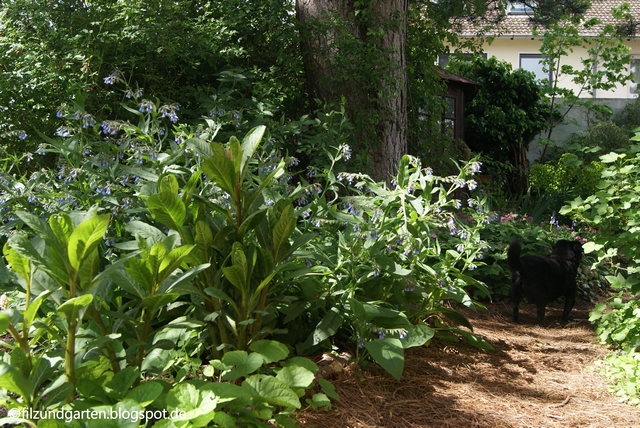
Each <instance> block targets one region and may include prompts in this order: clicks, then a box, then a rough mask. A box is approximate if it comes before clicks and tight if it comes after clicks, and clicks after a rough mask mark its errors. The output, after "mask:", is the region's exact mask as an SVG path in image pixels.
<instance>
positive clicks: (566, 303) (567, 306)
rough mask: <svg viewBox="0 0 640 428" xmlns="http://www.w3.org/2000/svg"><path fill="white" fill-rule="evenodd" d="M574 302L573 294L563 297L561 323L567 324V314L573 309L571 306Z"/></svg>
mask: <svg viewBox="0 0 640 428" xmlns="http://www.w3.org/2000/svg"><path fill="white" fill-rule="evenodd" d="M575 302H576V296H575V294H571V293H569V295H567V296H565V297H564V311H562V321H564V322H569V313H570V312H571V309H573V305H574V304H575Z"/></svg>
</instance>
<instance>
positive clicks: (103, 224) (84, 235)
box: [67, 214, 110, 271]
mask: <svg viewBox="0 0 640 428" xmlns="http://www.w3.org/2000/svg"><path fill="white" fill-rule="evenodd" d="M109 219H110V216H109V215H108V214H103V215H97V216H94V217H92V218H90V219H88V220H85V221H83V222H82V223H80V224H79V225H78V227H76V228H75V230H74V231H73V233H71V236H69V244H68V246H67V250H68V254H69V263H70V264H71V266H72V267H73V268H74V269H75V270H76V271H78V270H80V264H81V263H82V262H83V261H84V260H85V258H87V257H88V256H89V254H91V252H92V251H93V250H95V249H96V247H97V246H98V244H99V243H100V241H102V240H103V239H104V233H105V232H106V231H107V228H108V227H109Z"/></svg>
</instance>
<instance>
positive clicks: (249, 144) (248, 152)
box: [240, 125, 267, 171]
mask: <svg viewBox="0 0 640 428" xmlns="http://www.w3.org/2000/svg"><path fill="white" fill-rule="evenodd" d="M266 129H267V127H266V126H264V125H259V126H256V127H255V128H253V129H251V130H250V131H249V132H247V134H246V135H245V136H244V138H243V139H242V161H241V163H240V171H243V170H244V169H245V166H246V164H247V162H248V160H249V159H250V158H251V157H252V156H253V154H254V153H255V151H256V148H257V147H258V144H260V141H261V140H262V136H263V135H264V132H265V130H266Z"/></svg>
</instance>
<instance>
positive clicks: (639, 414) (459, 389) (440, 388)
mask: <svg viewBox="0 0 640 428" xmlns="http://www.w3.org/2000/svg"><path fill="white" fill-rule="evenodd" d="M487 307H488V309H489V313H485V312H473V311H465V314H466V315H467V316H468V317H469V319H470V320H471V323H472V325H473V326H474V331H475V332H476V333H478V334H479V335H481V336H482V337H484V338H485V339H486V340H487V341H488V342H489V343H491V345H492V346H493V347H494V348H495V352H486V351H481V350H478V349H476V348H473V347H471V346H470V345H468V344H466V343H464V342H460V343H457V344H452V343H449V342H444V341H433V342H432V343H431V344H430V346H428V347H420V348H411V349H408V350H406V353H405V369H404V373H403V375H402V379H401V380H400V381H397V380H395V379H394V378H393V377H392V376H390V375H389V374H388V373H386V372H385V371H384V370H383V369H381V368H380V367H379V366H377V365H375V364H369V365H367V366H366V367H361V368H358V369H356V370H349V369H347V370H343V371H342V372H340V373H339V374H337V375H336V376H335V377H334V378H333V379H332V382H333V383H334V385H335V387H336V391H337V392H338V394H339V395H340V397H341V399H340V400H339V401H335V402H334V403H333V405H332V408H331V409H330V410H328V411H323V410H316V411H304V412H301V413H300V414H299V416H298V422H299V424H300V425H301V426H303V427H317V428H334V427H336V428H337V427H340V428H361V427H362V428H364V427H394V428H395V427H398V428H401V427H402V428H406V427H456V428H460V427H464V428H469V427H492V428H499V427H607V428H609V427H615V428H620V427H640V409H638V408H636V407H633V406H629V405H626V404H623V403H621V402H619V400H618V398H617V397H616V396H615V395H613V394H611V393H609V392H608V391H607V384H606V382H605V379H604V378H603V377H602V376H601V375H600V374H599V373H598V366H597V361H598V360H601V359H603V358H604V357H605V356H606V355H607V353H608V350H607V348H606V347H605V346H602V345H600V344H598V343H597V341H596V339H595V335H594V332H593V326H592V325H591V324H590V323H589V321H588V317H589V311H590V310H592V309H593V303H590V302H584V301H579V302H577V303H576V308H574V310H573V312H572V314H571V315H572V317H573V318H574V321H573V322H570V323H563V322H561V320H560V317H561V315H562V305H561V304H560V303H555V304H552V305H550V306H549V307H547V318H546V322H547V325H548V328H547V329H542V328H540V327H538V326H537V324H536V317H535V307H534V306H533V305H531V304H523V305H521V307H520V324H514V323H512V322H511V306H510V304H509V303H508V302H499V303H494V304H489V305H488V306H487ZM350 368H353V366H351V367H350Z"/></svg>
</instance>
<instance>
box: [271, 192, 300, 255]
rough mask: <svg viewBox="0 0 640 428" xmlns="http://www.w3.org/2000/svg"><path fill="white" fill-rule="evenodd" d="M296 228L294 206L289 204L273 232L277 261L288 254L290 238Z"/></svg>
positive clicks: (272, 237)
mask: <svg viewBox="0 0 640 428" xmlns="http://www.w3.org/2000/svg"><path fill="white" fill-rule="evenodd" d="M295 228H296V218H295V216H294V215H293V205H291V202H289V204H288V205H287V207H286V208H285V209H283V210H282V213H281V216H280V219H279V220H278V222H277V223H276V224H275V226H274V227H273V230H272V235H271V239H272V242H273V256H274V258H275V259H276V261H280V260H282V258H283V255H284V254H286V253H287V252H288V249H289V248H288V246H289V238H290V237H291V234H292V233H293V231H294V230H295Z"/></svg>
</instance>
